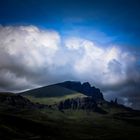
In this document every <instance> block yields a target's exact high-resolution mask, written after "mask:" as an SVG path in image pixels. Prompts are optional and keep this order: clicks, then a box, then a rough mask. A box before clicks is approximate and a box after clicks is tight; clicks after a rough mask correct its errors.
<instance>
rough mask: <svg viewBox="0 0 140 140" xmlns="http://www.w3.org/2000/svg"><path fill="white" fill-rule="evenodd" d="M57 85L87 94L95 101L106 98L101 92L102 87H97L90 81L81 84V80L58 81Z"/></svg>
mask: <svg viewBox="0 0 140 140" xmlns="http://www.w3.org/2000/svg"><path fill="white" fill-rule="evenodd" d="M57 85H59V86H62V87H65V88H68V89H71V90H75V91H77V92H80V93H83V94H84V95H86V96H91V97H92V98H93V99H94V100H95V101H98V100H104V97H103V94H102V93H101V91H100V89H98V88H95V87H94V86H93V87H91V85H90V84H89V83H88V82H85V83H83V84H81V82H76V81H66V82H62V83H58V84H57Z"/></svg>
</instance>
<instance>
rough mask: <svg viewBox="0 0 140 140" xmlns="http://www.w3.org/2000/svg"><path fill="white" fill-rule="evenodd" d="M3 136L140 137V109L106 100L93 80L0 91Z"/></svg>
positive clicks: (6, 139)
mask: <svg viewBox="0 0 140 140" xmlns="http://www.w3.org/2000/svg"><path fill="white" fill-rule="evenodd" d="M37 102H38V103H37ZM0 139H2V140H16V139H20V140H25V139H26V140H42V139H43V140H59V139H67V140H71V139H74V140H81V139H82V140H94V139H98V140H102V139H104V140H112V139H127V140H129V139H130V140H131V139H133V140H137V139H140V111H137V110H133V109H131V108H128V107H125V106H123V105H120V104H118V103H117V100H115V101H111V102H107V101H105V99H104V98H103V94H102V93H101V91H100V90H99V89H97V88H95V87H91V86H90V85H89V83H83V84H81V83H80V82H73V81H67V82H63V83H58V84H54V85H50V86H45V87H41V88H37V89H33V90H29V91H26V92H22V93H18V94H14V93H0Z"/></svg>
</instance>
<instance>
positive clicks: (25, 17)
mask: <svg viewBox="0 0 140 140" xmlns="http://www.w3.org/2000/svg"><path fill="white" fill-rule="evenodd" d="M66 80H76V81H81V82H85V81H88V82H90V83H91V85H94V86H96V87H98V88H100V89H101V91H102V92H103V93H104V96H105V98H106V99H108V100H110V99H114V98H116V97H117V98H118V100H119V102H120V103H123V104H125V105H126V106H130V107H133V108H136V109H140V102H139V101H140V93H139V91H140V1H139V0H0V91H11V92H19V91H23V90H27V89H32V88H36V87H40V86H45V85H49V84H53V83H57V82H62V81H66Z"/></svg>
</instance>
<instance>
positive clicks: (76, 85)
mask: <svg viewBox="0 0 140 140" xmlns="http://www.w3.org/2000/svg"><path fill="white" fill-rule="evenodd" d="M20 95H22V96H24V97H26V98H28V99H30V100H31V101H33V102H39V103H43V104H51V105H52V104H55V103H57V102H60V101H64V100H66V99H73V98H83V97H89V96H90V97H92V98H93V100H94V101H95V102H97V101H101V100H104V98H103V94H102V93H101V92H100V90H99V89H98V88H95V87H91V86H90V84H89V83H88V82H86V83H83V84H81V83H80V82H75V81H66V82H63V83H57V84H54V85H49V86H45V87H41V88H37V89H33V90H29V91H25V92H22V93H20Z"/></svg>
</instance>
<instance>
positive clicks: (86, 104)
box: [57, 97, 107, 114]
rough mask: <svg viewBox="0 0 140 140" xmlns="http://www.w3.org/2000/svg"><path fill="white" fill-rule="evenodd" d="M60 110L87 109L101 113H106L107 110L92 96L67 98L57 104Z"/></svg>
mask: <svg viewBox="0 0 140 140" xmlns="http://www.w3.org/2000/svg"><path fill="white" fill-rule="evenodd" d="M57 107H58V109H59V110H64V109H72V110H79V109H81V110H86V111H94V112H98V113H101V114H106V113H107V112H106V111H104V110H102V109H101V108H100V107H98V104H97V103H96V102H95V101H94V99H93V98H92V97H84V98H76V99H67V100H65V101H61V102H60V103H59V104H58V105H57Z"/></svg>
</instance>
